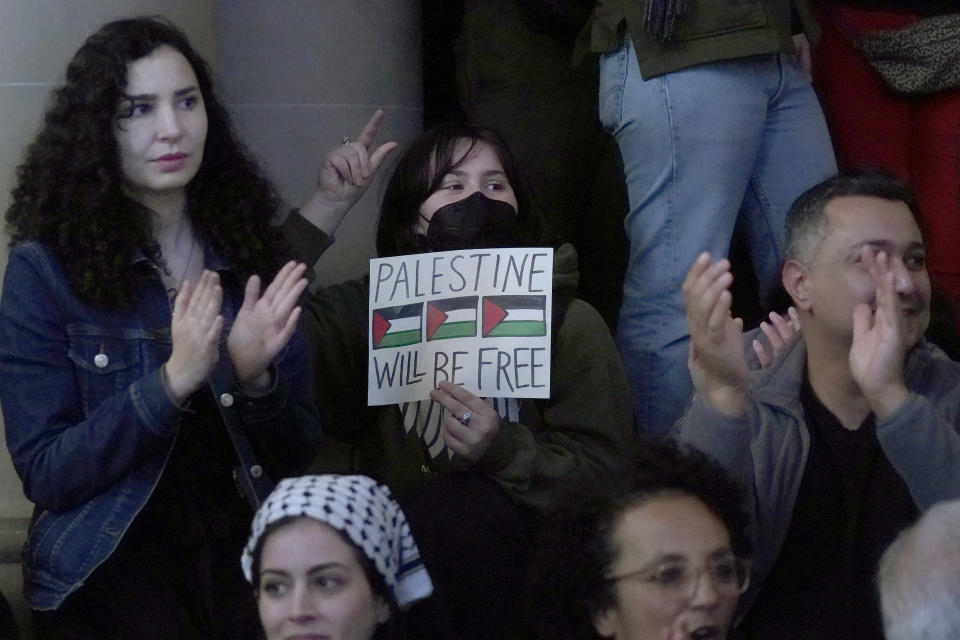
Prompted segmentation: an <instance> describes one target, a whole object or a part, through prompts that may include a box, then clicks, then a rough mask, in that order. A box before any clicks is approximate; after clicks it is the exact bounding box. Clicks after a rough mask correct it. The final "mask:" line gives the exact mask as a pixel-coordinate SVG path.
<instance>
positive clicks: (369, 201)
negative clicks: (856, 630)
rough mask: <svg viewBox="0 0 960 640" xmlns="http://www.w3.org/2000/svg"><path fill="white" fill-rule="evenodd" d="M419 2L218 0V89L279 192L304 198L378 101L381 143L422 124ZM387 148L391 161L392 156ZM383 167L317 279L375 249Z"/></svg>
mask: <svg viewBox="0 0 960 640" xmlns="http://www.w3.org/2000/svg"><path fill="white" fill-rule="evenodd" d="M419 5H420V3H419V1H418V0H390V1H384V0H323V1H316V0H314V1H310V0H271V1H270V2H258V1H256V0H221V2H220V3H219V8H218V11H217V13H216V20H215V24H216V28H217V35H218V40H217V42H218V45H219V49H218V53H219V57H220V60H221V65H220V66H221V79H222V81H223V84H222V89H223V93H224V94H225V95H226V100H227V102H228V103H230V107H231V111H232V112H233V114H234V115H235V121H236V124H237V126H238V128H239V129H240V131H241V133H242V136H243V138H244V139H245V140H246V142H247V143H248V144H249V146H250V147H251V149H252V150H253V151H254V153H256V154H257V155H258V156H259V157H260V158H261V159H262V160H263V161H264V163H265V165H266V167H267V168H268V171H269V172H270V174H271V177H272V178H273V179H274V181H275V182H276V184H277V186H278V187H279V188H280V190H281V193H282V195H283V196H284V197H285V198H286V199H287V200H288V202H290V203H291V204H294V205H296V204H298V203H302V202H304V201H305V200H306V198H307V196H308V195H309V194H310V193H311V190H312V188H313V185H314V184H315V182H316V176H317V170H318V168H319V166H320V161H321V159H322V158H323V154H324V152H326V151H327V150H328V149H330V148H331V147H334V146H336V145H338V144H339V143H340V140H341V138H342V137H343V136H349V137H351V138H356V137H357V133H359V131H360V129H361V127H362V126H363V124H364V123H365V122H366V121H367V118H369V116H370V115H371V114H372V113H373V112H374V111H375V110H376V109H377V108H378V107H380V108H383V109H384V111H385V112H386V121H385V125H384V130H383V133H382V135H381V139H382V140H390V139H395V140H397V141H399V142H401V144H402V143H405V142H408V141H409V140H410V139H411V138H412V137H413V136H414V135H416V134H417V133H418V132H419V131H420V128H421V123H422V120H423V109H422V105H421V95H422V84H421V76H422V72H421V67H422V65H421V59H420V8H419ZM397 155H398V152H396V151H395V152H394V153H393V157H392V158H391V159H390V160H391V161H395V160H396V156H397ZM389 168H390V167H389V166H386V167H384V170H382V171H381V172H380V173H381V175H380V176H378V180H377V181H375V182H374V183H373V184H372V185H371V187H370V189H369V190H368V192H367V195H366V196H365V197H364V199H363V200H361V201H360V203H359V204H358V205H357V206H356V207H355V208H354V210H353V211H351V212H350V215H349V216H348V217H347V218H346V220H345V221H344V223H343V224H342V225H341V227H340V229H339V230H338V232H337V234H336V237H337V242H336V243H335V244H334V245H333V246H332V247H331V248H330V249H329V250H328V251H327V252H326V254H325V255H324V257H323V259H322V260H321V261H320V262H319V264H318V268H317V272H318V273H317V275H318V280H319V281H320V282H322V283H328V284H329V283H333V282H340V281H342V280H345V279H347V278H351V277H356V276H357V275H359V274H362V273H365V272H366V269H367V260H368V259H369V258H370V257H372V256H373V255H374V250H373V237H374V230H375V228H376V211H377V204H378V203H379V200H380V195H381V194H382V189H381V187H382V185H383V178H384V176H385V175H387V174H388V170H389Z"/></svg>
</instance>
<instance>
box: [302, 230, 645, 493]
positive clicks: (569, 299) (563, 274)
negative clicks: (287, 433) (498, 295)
mask: <svg viewBox="0 0 960 640" xmlns="http://www.w3.org/2000/svg"><path fill="white" fill-rule="evenodd" d="M285 231H286V233H287V237H288V238H289V239H290V240H291V241H293V244H294V245H295V249H294V250H295V254H296V255H298V256H299V257H300V258H301V259H304V260H306V261H308V262H311V263H312V262H313V261H315V260H316V259H317V258H318V257H319V254H320V253H322V252H323V250H324V249H325V248H326V247H327V246H329V244H330V238H328V237H327V236H326V235H325V234H323V233H322V232H320V231H319V230H317V229H315V228H313V227H312V226H311V225H310V223H308V222H306V221H305V220H303V219H302V218H301V217H300V216H299V215H296V214H294V215H291V216H290V218H288V220H287V224H286V225H285ZM553 271H554V273H553V295H554V314H553V318H554V322H555V323H557V325H556V327H555V332H554V334H553V344H552V351H553V354H552V358H551V360H552V362H551V375H550V391H551V397H550V398H549V399H548V400H529V399H525V400H521V401H520V418H519V421H517V422H506V423H504V425H503V427H502V428H501V429H500V432H499V433H498V434H497V436H496V437H495V438H494V440H493V441H492V443H491V444H490V447H489V448H488V449H487V451H486V453H485V454H484V455H483V456H482V457H481V458H480V459H479V460H477V461H476V462H475V463H471V462H470V461H468V460H465V459H462V458H460V457H459V456H456V455H454V456H453V458H452V459H451V458H449V457H448V456H447V455H446V454H442V455H439V456H437V457H432V456H431V455H430V454H429V453H428V451H427V446H426V445H425V444H424V442H423V440H422V439H421V438H420V437H419V436H418V435H417V434H416V433H415V430H410V431H407V430H406V429H405V428H404V424H403V417H402V415H401V413H400V410H399V409H398V407H397V405H388V406H374V407H369V406H367V325H368V316H369V306H368V301H369V279H368V278H361V279H358V280H352V281H348V282H344V283H341V284H337V285H332V286H328V287H315V288H314V290H313V291H312V292H311V293H310V294H309V295H308V296H307V298H306V300H305V301H304V304H303V316H304V317H303V320H302V321H303V323H304V331H305V333H306V334H307V337H308V338H309V339H310V341H311V343H312V347H313V364H314V367H315V378H314V379H315V381H316V390H315V399H316V401H317V408H318V410H319V411H320V413H321V415H322V416H323V418H324V430H325V436H326V441H325V443H324V444H323V445H322V446H321V448H320V450H319V451H318V452H317V455H316V456H315V458H314V461H313V464H312V465H311V471H312V472H315V473H362V474H366V475H368V476H371V477H373V478H374V479H376V480H378V481H379V482H382V483H384V484H386V485H387V486H389V487H390V490H391V491H392V492H393V493H394V495H395V496H396V497H397V498H398V499H400V500H403V499H404V498H405V497H407V496H408V495H410V494H411V493H412V492H413V490H415V489H416V488H417V487H418V486H420V485H421V484H422V483H423V482H425V481H426V480H428V479H429V478H431V477H432V476H433V475H435V474H437V473H443V472H444V471H445V470H448V469H467V468H469V469H472V470H474V471H478V472H480V473H484V474H486V475H488V476H489V477H491V478H492V479H493V480H494V481H496V482H497V483H498V484H499V485H500V486H501V487H502V488H503V489H504V490H505V491H507V493H509V494H510V495H511V496H512V497H513V498H514V499H515V500H516V501H517V502H519V503H521V504H524V505H527V506H529V507H532V508H534V509H542V508H544V507H546V506H547V505H549V504H550V502H551V501H552V499H553V498H554V496H555V493H556V491H557V490H558V488H559V486H560V484H561V482H562V481H565V480H568V479H570V478H572V477H580V476H582V475H589V474H592V473H594V472H596V471H598V470H602V469H608V468H613V467H614V466H615V465H616V464H617V463H618V462H619V461H620V458H621V456H622V453H623V452H624V451H625V450H626V448H627V446H628V445H629V444H630V442H632V441H633V438H634V435H633V412H632V408H631V405H630V387H629V386H628V384H627V381H626V377H625V375H624V372H623V365H622V364H621V362H620V357H619V355H618V354H617V350H616V347H615V346H614V343H613V339H612V338H611V337H610V332H609V331H608V330H607V327H606V325H605V324H604V322H603V320H602V319H601V317H600V314H599V313H597V311H596V310H594V308H593V307H591V306H590V305H589V304H587V303H586V302H584V301H583V300H580V299H578V298H576V297H574V292H575V290H576V287H577V281H578V277H579V276H578V272H577V257H576V251H575V250H574V248H573V245H570V244H565V245H563V246H561V247H560V248H559V249H557V250H556V251H555V254H554V266H553Z"/></svg>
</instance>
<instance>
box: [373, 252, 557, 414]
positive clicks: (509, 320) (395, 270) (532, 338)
mask: <svg viewBox="0 0 960 640" xmlns="http://www.w3.org/2000/svg"><path fill="white" fill-rule="evenodd" d="M552 283H553V251H552V250H551V249H549V248H524V249H472V250H465V251H442V252H436V253H421V254H415V255H407V256H398V257H394V258H375V259H373V260H371V261H370V333H369V343H368V346H369V365H368V371H367V403H368V404H369V405H371V406H374V405H383V404H395V403H400V402H410V401H414V400H426V399H428V398H429V396H430V390H431V389H433V388H435V387H436V385H437V384H438V383H439V382H441V381H442V380H452V381H453V382H455V383H457V384H462V385H463V386H464V387H465V388H466V389H468V390H469V391H471V392H472V393H474V394H476V395H478V396H481V397H498V398H511V397H512V398H549V397H550V327H551V313H550V312H551V309H552V301H553V286H552Z"/></svg>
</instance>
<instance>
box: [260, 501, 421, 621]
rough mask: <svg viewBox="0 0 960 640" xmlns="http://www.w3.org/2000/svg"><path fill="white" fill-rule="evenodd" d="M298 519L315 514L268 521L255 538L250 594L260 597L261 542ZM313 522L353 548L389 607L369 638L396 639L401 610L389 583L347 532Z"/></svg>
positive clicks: (376, 592)
mask: <svg viewBox="0 0 960 640" xmlns="http://www.w3.org/2000/svg"><path fill="white" fill-rule="evenodd" d="M297 520H314V518H311V517H310V516H286V517H283V518H280V519H279V520H275V521H274V522H271V523H270V524H268V525H267V526H266V527H265V528H264V530H263V533H262V534H260V538H259V539H258V540H257V544H256V546H255V547H254V548H253V552H252V553H251V554H250V559H251V562H250V578H251V582H252V584H253V595H254V597H255V598H257V599H259V597H260V558H261V557H262V556H263V545H264V544H266V542H267V539H268V538H269V537H270V536H271V535H273V534H274V533H275V532H276V531H278V530H279V529H282V528H283V527H285V526H287V525H289V524H291V523H293V522H296V521H297ZM316 522H321V523H322V524H325V525H327V526H328V527H330V528H331V529H332V530H333V531H334V532H336V534H337V535H338V536H339V537H340V539H341V540H343V542H344V543H345V544H347V545H348V546H349V547H350V549H351V550H352V551H353V557H354V558H356V560H357V564H359V565H360V568H362V569H363V575H364V577H366V579H367V583H368V584H369V585H370V590H371V591H372V592H373V595H374V597H376V598H382V599H383V601H384V602H386V603H387V606H389V607H390V618H389V619H388V620H387V621H386V622H384V623H382V624H379V625H377V629H376V631H375V632H374V634H373V639H372V640H399V639H400V638H402V637H403V635H404V634H403V633H402V629H403V627H402V623H401V622H400V615H401V614H400V607H399V606H397V599H396V598H395V597H394V596H393V592H392V591H391V590H390V587H388V586H387V581H386V580H384V579H383V576H382V575H380V572H379V571H377V568H376V567H375V566H374V564H373V561H372V560H371V559H370V558H368V557H367V556H366V554H364V553H363V551H362V550H361V549H360V547H358V546H357V544H356V543H355V542H354V541H353V540H351V539H350V536H348V535H347V534H346V533H344V532H343V531H341V530H339V529H337V528H336V527H334V526H333V525H331V524H330V523H328V522H323V521H321V520H316Z"/></svg>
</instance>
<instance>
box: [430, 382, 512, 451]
mask: <svg viewBox="0 0 960 640" xmlns="http://www.w3.org/2000/svg"><path fill="white" fill-rule="evenodd" d="M438 387H439V388H437V389H434V390H433V391H431V392H430V398H431V399H433V400H434V401H436V402H439V403H440V404H442V405H443V408H444V409H446V410H447V415H446V417H445V418H444V426H445V427H446V432H445V433H444V434H443V439H444V441H445V442H446V443H447V446H448V447H450V449H451V450H452V451H453V452H454V453H456V454H457V455H461V456H463V457H464V458H467V459H468V460H479V459H480V458H481V457H482V456H483V454H484V453H486V451H487V449H488V448H489V447H490V443H491V442H493V439H494V437H496V435H497V433H499V431H500V427H501V426H502V424H503V423H502V422H501V421H500V416H499V415H497V412H496V410H495V409H494V408H493V407H492V406H490V405H489V404H487V403H486V402H484V400H483V399H482V398H478V397H477V396H475V395H474V394H472V393H470V392H469V391H467V390H466V389H464V388H463V387H461V386H460V385H458V384H453V383H452V382H448V381H446V380H444V381H443V382H441V383H440V384H439V385H438ZM464 416H467V417H466V419H464Z"/></svg>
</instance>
